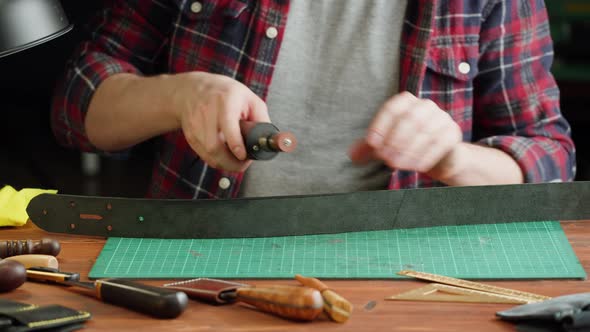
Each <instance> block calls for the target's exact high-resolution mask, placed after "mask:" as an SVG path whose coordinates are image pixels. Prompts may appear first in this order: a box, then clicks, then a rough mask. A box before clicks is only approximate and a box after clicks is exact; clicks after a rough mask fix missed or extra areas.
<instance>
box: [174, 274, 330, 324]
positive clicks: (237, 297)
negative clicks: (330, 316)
mask: <svg viewBox="0 0 590 332" xmlns="http://www.w3.org/2000/svg"><path fill="white" fill-rule="evenodd" d="M164 287H166V288H172V289H176V290H180V291H183V292H185V293H186V294H187V295H188V296H189V297H190V298H192V299H197V300H200V301H205V302H209V303H214V304H223V303H233V302H236V301H240V302H244V303H247V304H249V305H252V306H254V307H256V308H258V309H260V310H261V311H265V312H268V313H272V314H274V315H277V316H281V317H283V318H288V319H292V320H300V321H309V320H313V319H315V318H316V317H317V316H319V314H321V313H322V307H323V299H322V295H321V294H320V292H319V291H318V290H316V289H313V288H309V287H300V286H270V287H254V286H250V285H247V284H242V283H238V282H233V281H227V280H220V279H210V278H197V279H190V280H184V281H178V282H174V283H169V284H164Z"/></svg>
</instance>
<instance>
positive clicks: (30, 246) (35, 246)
mask: <svg viewBox="0 0 590 332" xmlns="http://www.w3.org/2000/svg"><path fill="white" fill-rule="evenodd" d="M60 250H61V246H60V244H59V242H58V241H57V240H53V239H41V240H40V241H33V240H8V241H0V258H6V257H10V256H16V255H28V254H38V255H51V256H57V255H58V254H59V252H60Z"/></svg>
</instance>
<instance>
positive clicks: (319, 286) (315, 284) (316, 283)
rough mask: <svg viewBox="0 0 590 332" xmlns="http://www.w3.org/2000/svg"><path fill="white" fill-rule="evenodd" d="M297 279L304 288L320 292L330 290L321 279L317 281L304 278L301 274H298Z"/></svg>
mask: <svg viewBox="0 0 590 332" xmlns="http://www.w3.org/2000/svg"><path fill="white" fill-rule="evenodd" d="M295 279H296V280H297V281H299V282H300V283H301V284H302V285H303V286H307V287H311V288H314V289H317V290H319V291H320V292H323V291H325V290H326V289H328V286H326V284H324V283H323V282H321V281H320V280H319V279H316V278H310V277H304V276H302V275H301V274H296V275H295Z"/></svg>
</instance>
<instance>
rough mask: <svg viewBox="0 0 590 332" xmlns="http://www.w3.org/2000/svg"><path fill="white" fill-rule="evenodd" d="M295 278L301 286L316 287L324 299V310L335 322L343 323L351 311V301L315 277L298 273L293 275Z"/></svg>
mask: <svg viewBox="0 0 590 332" xmlns="http://www.w3.org/2000/svg"><path fill="white" fill-rule="evenodd" d="M295 279H296V280H297V281H299V282H300V283H301V284H302V285H303V286H307V287H311V288H314V289H317V290H318V291H320V293H321V294H322V298H323V299H324V312H325V313H326V314H327V315H328V317H330V319H332V320H333V321H335V322H338V323H344V322H346V321H347V320H348V318H349V317H350V314H351V313H352V309H353V306H352V303H350V302H348V300H346V299H345V298H343V297H342V296H340V295H339V294H338V293H336V292H334V291H333V290H331V289H330V288H328V286H326V284H324V283H323V282H321V281H320V280H319V279H316V278H309V277H304V276H302V275H300V274H297V275H295Z"/></svg>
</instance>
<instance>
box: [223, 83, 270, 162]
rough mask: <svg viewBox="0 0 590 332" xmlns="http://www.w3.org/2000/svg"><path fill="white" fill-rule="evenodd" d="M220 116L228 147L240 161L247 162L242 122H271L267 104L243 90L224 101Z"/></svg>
mask: <svg viewBox="0 0 590 332" xmlns="http://www.w3.org/2000/svg"><path fill="white" fill-rule="evenodd" d="M218 114H219V128H220V130H221V132H222V133H223V135H224V136H225V138H226V143H227V146H228V147H229V149H230V151H231V152H232V153H233V155H234V156H235V157H236V158H237V159H238V160H245V159H246V147H245V145H244V138H243V136H242V132H241V129H240V120H242V119H247V120H249V121H254V122H270V117H269V116H268V110H267V107H266V103H265V102H264V101H262V99H260V98H259V97H258V96H257V95H256V94H254V93H253V92H252V91H250V90H247V89H243V90H242V91H240V92H239V93H237V94H234V95H231V96H229V98H226V99H225V100H223V101H222V108H221V109H220V110H219V111H218Z"/></svg>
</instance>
